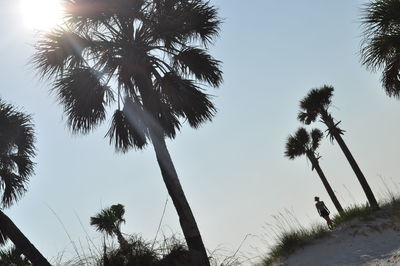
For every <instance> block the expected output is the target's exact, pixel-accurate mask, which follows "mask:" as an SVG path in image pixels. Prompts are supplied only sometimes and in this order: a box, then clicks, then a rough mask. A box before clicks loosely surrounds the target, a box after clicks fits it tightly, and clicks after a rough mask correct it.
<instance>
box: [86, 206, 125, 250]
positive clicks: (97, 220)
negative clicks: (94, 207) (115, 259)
mask: <svg viewBox="0 0 400 266" xmlns="http://www.w3.org/2000/svg"><path fill="white" fill-rule="evenodd" d="M124 214H125V208H124V206H123V205H121V204H117V205H112V206H111V207H109V208H105V209H103V210H101V211H100V212H99V213H98V214H96V216H93V217H90V225H93V226H95V227H96V229H97V231H100V232H102V233H105V234H107V235H109V236H113V235H115V236H116V237H117V239H118V242H119V245H120V246H121V249H122V250H125V251H126V250H128V249H129V243H128V241H126V239H125V238H124V236H123V235H122V233H121V224H122V223H125V219H124V218H123V216H124Z"/></svg>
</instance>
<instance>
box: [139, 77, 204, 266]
mask: <svg viewBox="0 0 400 266" xmlns="http://www.w3.org/2000/svg"><path fill="white" fill-rule="evenodd" d="M135 81H136V85H137V87H138V89H139V91H140V94H141V96H142V101H143V106H144V109H146V108H148V110H149V111H150V113H148V117H147V120H149V121H147V123H148V128H149V135H150V139H151V142H152V143H153V147H154V151H155V153H156V157H157V162H158V165H159V167H160V170H161V175H162V177H163V180H164V183H165V185H166V187H167V191H168V194H169V196H170V197H171V199H172V202H173V204H174V207H175V210H176V212H177V213H178V216H179V223H180V225H181V228H182V232H183V235H184V237H185V240H186V244H187V245H188V248H189V251H190V253H191V256H192V264H191V265H193V266H210V261H209V259H208V255H207V251H206V248H205V247H204V243H203V240H202V238H201V234H200V230H199V228H198V227H197V223H196V220H195V218H194V215H193V213H192V210H191V208H190V205H189V202H188V201H187V199H186V196H185V193H184V192H183V189H182V186H181V184H180V182H179V178H178V174H177V173H176V170H175V167H174V164H173V162H172V159H171V156H170V154H169V152H168V149H167V145H166V143H165V137H164V132H163V129H162V127H161V126H160V125H159V124H158V123H157V120H156V119H155V118H154V117H152V115H151V114H152V112H151V110H152V107H153V104H152V102H153V101H154V99H157V98H156V97H155V95H152V93H154V92H153V82H152V80H151V77H150V76H149V75H146V74H144V75H143V76H141V77H139V76H137V77H136V78H135ZM145 112H146V110H145ZM155 113H156V112H155Z"/></svg>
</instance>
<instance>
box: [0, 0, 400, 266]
mask: <svg viewBox="0 0 400 266" xmlns="http://www.w3.org/2000/svg"><path fill="white" fill-rule="evenodd" d="M63 3H64V6H65V22H64V24H63V25H60V26H59V27H58V28H56V29H53V30H51V31H50V32H47V33H44V34H43V35H42V36H41V37H40V39H39V41H38V42H37V45H36V53H35V55H34V57H33V64H34V66H35V68H36V69H37V70H38V71H39V73H40V74H41V75H42V77H43V78H45V79H49V80H50V81H51V84H52V89H53V90H54V91H55V92H56V95H57V97H58V101H59V103H60V104H61V105H62V106H63V109H64V112H65V114H66V117H67V123H68V125H69V126H70V128H71V130H72V131H74V132H79V133H89V132H90V131H92V130H93V129H95V128H96V127H97V126H98V125H100V124H101V123H103V122H105V121H106V118H107V110H109V109H110V108H114V112H113V115H112V117H111V123H110V124H111V126H110V129H109V130H108V132H107V133H106V135H107V136H108V137H109V141H110V144H113V145H114V146H115V149H116V150H117V151H120V152H127V151H128V150H130V149H132V148H133V149H143V148H145V147H146V145H147V144H149V143H151V144H152V146H153V148H154V150H155V155H156V159H157V162H158V165H159V167H160V170H161V174H162V178H163V181H164V183H165V185H166V188H167V190H168V193H169V195H170V197H171V199H172V201H173V204H174V206H175V209H176V211H177V214H178V216H179V221H180V224H181V227H182V231H183V234H184V237H185V239H186V242H187V245H188V248H189V251H190V252H191V254H192V256H193V257H195V258H197V261H198V262H199V265H205V266H208V265H210V263H209V259H208V256H207V252H206V249H205V247H204V244H203V241H202V238H201V234H200V230H199V229H198V226H197V223H196V220H195V218H194V215H193V213H192V210H191V208H190V206H189V203H188V201H187V199H186V196H185V194H184V191H183V189H182V187H181V184H180V182H179V178H178V174H177V172H176V170H175V167H174V164H173V162H172V159H171V157H170V154H169V152H168V149H167V146H166V142H165V139H166V138H171V139H173V138H175V136H176V134H177V132H178V131H179V130H180V129H181V127H182V123H183V122H184V121H187V123H188V124H189V125H190V126H191V127H194V128H197V127H199V125H200V124H202V123H203V122H206V121H210V120H211V119H212V117H213V115H214V114H215V112H216V108H215V107H214V105H213V103H212V101H211V97H210V95H209V94H207V93H206V92H205V88H206V86H211V87H218V86H219V85H220V84H221V83H222V71H221V69H220V64H221V62H220V61H218V60H216V59H215V58H213V57H212V56H211V55H210V54H209V53H208V51H207V47H208V45H209V44H211V43H212V42H213V41H214V40H215V38H216V37H217V36H218V34H219V30H220V28H219V27H220V25H221V19H220V18H219V17H218V10H217V8H216V7H214V6H212V5H211V4H210V3H209V2H208V1H205V0H97V1H93V0H64V1H63ZM362 23H363V25H364V26H365V32H364V36H365V39H364V42H363V47H362V58H363V64H365V65H366V66H367V67H368V68H370V69H372V70H377V69H381V68H383V75H382V82H383V86H384V87H385V89H386V92H387V93H388V95H389V96H394V97H399V96H400V78H399V70H400V45H399V36H400V35H399V30H400V0H375V1H372V2H371V3H370V4H368V5H367V6H366V8H365V10H364V16H363V20H362ZM332 95H333V88H332V87H330V86H324V87H322V88H319V89H313V90H311V91H310V93H309V94H308V95H307V97H305V98H304V99H303V100H302V101H301V103H300V109H301V111H300V113H299V116H298V119H299V120H300V121H301V122H302V123H304V124H306V125H308V124H310V123H312V122H315V121H316V119H318V118H319V119H320V120H321V121H322V122H323V123H324V124H325V125H326V126H327V135H328V136H329V137H330V138H331V140H332V141H336V142H337V143H338V144H339V146H340V148H341V149H342V151H343V152H344V154H345V156H346V158H347V160H348V161H349V163H350V165H351V167H352V168H353V170H354V172H355V174H356V176H357V178H358V180H359V182H360V184H361V186H362V188H363V190H364V192H365V194H366V196H367V199H368V201H369V203H370V205H371V206H373V207H376V208H377V207H378V203H377V201H376V199H375V197H374V194H373V193H372V190H371V188H370V187H369V185H368V183H367V181H366V179H365V177H364V175H363V173H362V172H361V170H360V168H359V167H358V165H357V163H356V161H355V159H354V158H353V156H352V154H351V153H350V151H349V149H348V147H347V146H346V144H345V142H344V141H343V138H342V135H343V132H344V131H343V130H342V129H341V128H340V127H339V123H340V122H335V120H334V119H333V117H332V115H331V114H330V113H329V106H330V104H331V97H332ZM0 125H1V127H0V129H1V130H0V192H1V193H2V194H1V199H0V201H1V207H2V208H6V207H9V206H11V205H12V204H13V203H14V202H15V201H16V200H18V199H19V198H20V197H21V196H22V194H23V193H24V192H25V190H26V183H27V181H28V178H29V177H30V176H31V175H32V174H33V166H34V164H33V162H32V157H33V156H34V154H35V150H34V144H33V143H34V134H33V127H32V123H31V121H30V117H29V116H27V115H25V114H23V113H21V112H19V111H17V110H15V109H14V108H13V107H12V106H10V105H7V104H5V103H3V102H0ZM322 137H323V133H322V132H321V131H320V130H318V129H313V130H312V131H311V132H308V131H307V130H306V129H305V128H299V130H298V131H297V132H296V133H295V134H293V135H291V136H289V138H288V141H287V144H286V151H285V155H286V156H287V157H289V158H290V159H294V158H295V157H298V156H301V155H306V156H307V158H308V159H309V160H310V161H311V163H312V165H313V169H314V168H315V169H316V171H317V173H318V174H319V176H320V177H321V180H322V182H323V184H324V186H325V188H326V190H327V192H328V194H329V195H330V197H331V198H332V201H333V203H334V205H335V207H336V208H337V210H338V211H339V212H342V211H343V208H342V207H341V205H340V203H339V201H338V200H337V198H336V197H335V194H334V192H333V190H332V188H331V187H330V185H329V183H328V181H327V179H326V177H325V175H324V173H323V172H322V169H321V167H320V165H319V158H320V157H319V155H318V153H317V149H318V147H319V144H320V141H321V139H322ZM121 206H122V205H121ZM121 206H119V205H115V206H113V207H111V209H109V210H108V211H105V212H104V213H102V215H105V216H107V215H111V214H113V215H116V214H119V215H120V217H121V219H122V215H123V207H121ZM121 219H120V220H116V221H114V227H113V228H103V229H104V230H106V229H107V230H109V233H110V234H115V235H117V236H118V239H119V240H120V243H123V242H124V241H123V238H121V236H122V235H121V234H120V231H118V230H116V229H118V228H119V225H120V223H121V222H123V220H121ZM96 223H97V220H96V217H92V224H96ZM103 229H101V230H103ZM7 238H8V239H10V240H11V241H12V242H13V243H14V244H15V246H16V249H17V252H19V253H20V254H21V253H22V254H24V256H25V257H26V258H27V259H28V260H29V261H31V263H33V264H35V265H50V264H49V263H48V261H47V260H46V259H45V258H44V257H43V256H42V255H41V254H40V252H39V251H38V250H37V249H36V248H35V247H34V246H33V245H32V244H31V243H30V242H29V240H28V239H27V238H26V237H25V236H24V235H23V234H22V233H21V231H19V229H18V228H17V227H16V226H15V224H14V223H13V222H12V221H11V220H10V219H9V218H8V217H7V216H6V215H5V214H4V213H3V212H2V211H0V242H4V241H5V239H7ZM121 245H122V246H123V245H124V244H121Z"/></svg>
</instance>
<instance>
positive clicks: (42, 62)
mask: <svg viewBox="0 0 400 266" xmlns="http://www.w3.org/2000/svg"><path fill="white" fill-rule="evenodd" d="M90 45H91V44H90V40H89V39H88V38H87V37H85V36H84V34H78V33H77V32H72V31H71V30H70V29H67V28H57V29H55V30H53V31H51V32H48V33H45V34H44V35H43V36H42V37H41V38H40V40H39V41H38V42H37V44H36V45H35V49H36V53H35V54H34V56H33V57H32V63H33V65H34V66H35V67H36V68H37V69H38V70H39V71H40V73H41V76H42V77H50V76H52V75H57V74H60V73H62V72H63V71H64V70H65V69H72V68H75V67H81V66H82V65H83V64H84V59H83V57H82V55H83V54H82V53H83V51H84V50H85V49H86V48H88V47H90Z"/></svg>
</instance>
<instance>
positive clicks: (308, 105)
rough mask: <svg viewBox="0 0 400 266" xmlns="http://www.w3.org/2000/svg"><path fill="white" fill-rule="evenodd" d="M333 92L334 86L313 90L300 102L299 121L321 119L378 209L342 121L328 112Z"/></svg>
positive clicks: (372, 204) (368, 197) (305, 122)
mask: <svg viewBox="0 0 400 266" xmlns="http://www.w3.org/2000/svg"><path fill="white" fill-rule="evenodd" d="M333 90H334V89H333V87H332V86H326V85H325V86H323V87H321V88H318V89H312V90H311V91H310V92H309V93H308V94H307V96H306V97H304V98H303V99H302V100H301V101H300V112H299V115H298V119H299V120H300V121H301V122H303V123H304V124H306V125H309V124H310V123H311V122H314V121H315V120H316V119H317V118H318V117H320V118H321V121H322V122H323V123H324V124H325V125H326V126H327V127H328V129H327V132H328V136H329V137H330V139H331V141H333V140H336V142H337V143H338V144H339V146H340V148H341V149H342V151H343V153H344V155H345V156H346V158H347V160H348V161H349V163H350V166H351V167H352V169H353V171H354V173H355V174H356V176H357V179H358V181H359V182H360V184H361V187H362V188H363V190H364V193H365V195H366V196H367V199H368V201H369V204H370V205H371V206H372V207H374V208H378V207H379V206H378V202H377V201H376V199H375V196H374V194H373V192H372V190H371V188H370V186H369V184H368V182H367V180H366V179H365V177H364V174H363V173H362V172H361V169H360V168H359V167H358V164H357V162H356V160H355V159H354V157H353V155H352V154H351V152H350V150H349V148H348V147H347V145H346V143H345V142H344V140H343V138H342V135H343V132H344V130H342V129H341V128H340V127H339V126H338V125H339V123H340V121H339V122H336V123H335V121H334V119H333V117H332V115H331V114H330V113H329V112H328V108H329V107H330V105H331V101H332V99H331V98H332V96H333Z"/></svg>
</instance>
